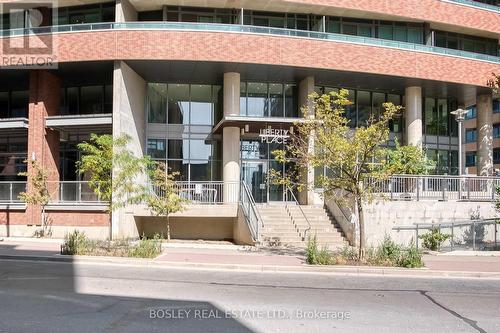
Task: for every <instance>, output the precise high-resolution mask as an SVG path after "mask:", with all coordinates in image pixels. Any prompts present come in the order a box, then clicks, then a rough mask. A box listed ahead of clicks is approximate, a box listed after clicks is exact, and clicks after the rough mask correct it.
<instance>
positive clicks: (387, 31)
mask: <svg viewBox="0 0 500 333" xmlns="http://www.w3.org/2000/svg"><path fill="white" fill-rule="evenodd" d="M377 31H378V38H383V39H393V37H392V25H379V26H378V27H377Z"/></svg>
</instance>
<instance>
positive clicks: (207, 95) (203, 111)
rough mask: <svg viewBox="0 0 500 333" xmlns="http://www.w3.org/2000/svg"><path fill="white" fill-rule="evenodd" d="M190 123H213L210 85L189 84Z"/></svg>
mask: <svg viewBox="0 0 500 333" xmlns="http://www.w3.org/2000/svg"><path fill="white" fill-rule="evenodd" d="M191 124H193V125H213V118H212V86H210V85H198V84H194V85H192V86H191Z"/></svg>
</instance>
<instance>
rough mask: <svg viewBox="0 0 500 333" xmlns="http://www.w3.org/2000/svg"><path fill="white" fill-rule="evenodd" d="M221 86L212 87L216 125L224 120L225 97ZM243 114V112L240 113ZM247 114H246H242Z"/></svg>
mask: <svg viewBox="0 0 500 333" xmlns="http://www.w3.org/2000/svg"><path fill="white" fill-rule="evenodd" d="M222 95H223V90H222V87H221V86H212V101H213V117H214V124H217V123H218V122H219V121H220V120H221V119H222V114H223V112H224V111H223V110H222V109H223V101H224V97H223V96H222ZM240 112H241V111H240ZM240 114H245V113H243V112H242V113H240Z"/></svg>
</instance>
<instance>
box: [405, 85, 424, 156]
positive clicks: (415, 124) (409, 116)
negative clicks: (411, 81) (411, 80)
mask: <svg viewBox="0 0 500 333" xmlns="http://www.w3.org/2000/svg"><path fill="white" fill-rule="evenodd" d="M405 99H406V107H405V118H406V131H405V132H406V144H407V145H414V146H417V147H422V88H421V87H407V88H406V93H405Z"/></svg>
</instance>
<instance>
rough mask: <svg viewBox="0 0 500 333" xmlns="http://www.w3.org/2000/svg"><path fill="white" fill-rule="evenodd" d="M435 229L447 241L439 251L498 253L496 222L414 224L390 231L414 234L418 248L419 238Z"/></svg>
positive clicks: (462, 221)
mask: <svg viewBox="0 0 500 333" xmlns="http://www.w3.org/2000/svg"><path fill="white" fill-rule="evenodd" d="M433 229H437V230H438V231H439V232H440V233H441V234H443V235H446V236H447V239H446V240H445V241H444V242H443V244H442V245H441V246H440V248H439V250H440V251H456V250H472V251H498V250H500V244H499V242H498V240H499V239H498V238H499V237H498V231H499V229H500V228H499V227H498V220H497V219H494V218H491V219H474V220H457V221H454V222H445V223H416V224H415V225H410V226H399V227H394V228H392V230H395V231H398V232H401V231H410V232H414V233H415V236H414V237H415V245H416V247H417V248H419V246H420V245H419V244H420V243H421V242H422V240H421V238H420V237H421V236H422V235H424V234H426V233H429V232H431V231H432V230H433Z"/></svg>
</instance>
